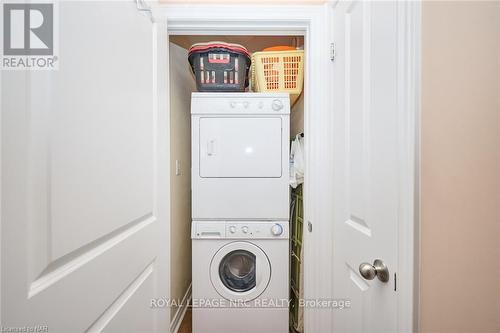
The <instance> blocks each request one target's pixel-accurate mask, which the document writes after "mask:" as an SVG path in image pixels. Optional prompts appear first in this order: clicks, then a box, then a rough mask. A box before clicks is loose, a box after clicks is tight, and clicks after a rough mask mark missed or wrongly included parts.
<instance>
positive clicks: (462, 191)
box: [421, 1, 500, 332]
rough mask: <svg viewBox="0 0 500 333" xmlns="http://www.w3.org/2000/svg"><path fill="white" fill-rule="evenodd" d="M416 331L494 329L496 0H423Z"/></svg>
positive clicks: (498, 110)
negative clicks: (418, 316) (418, 309)
mask: <svg viewBox="0 0 500 333" xmlns="http://www.w3.org/2000/svg"><path fill="white" fill-rule="evenodd" d="M422 47H423V72H422V80H423V85H422V98H423V99H422V225H421V254H422V257H421V264H422V265H421V331H422V332H500V253H499V244H500V213H499V212H500V191H499V189H500V176H499V174H500V2H498V1H495V2H494V1H491V2H424V3H423V36H422Z"/></svg>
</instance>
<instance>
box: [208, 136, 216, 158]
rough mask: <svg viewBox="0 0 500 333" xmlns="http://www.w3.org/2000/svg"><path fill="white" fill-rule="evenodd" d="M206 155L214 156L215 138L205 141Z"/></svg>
mask: <svg viewBox="0 0 500 333" xmlns="http://www.w3.org/2000/svg"><path fill="white" fill-rule="evenodd" d="M207 155H208V156H214V155H215V139H210V140H208V142H207Z"/></svg>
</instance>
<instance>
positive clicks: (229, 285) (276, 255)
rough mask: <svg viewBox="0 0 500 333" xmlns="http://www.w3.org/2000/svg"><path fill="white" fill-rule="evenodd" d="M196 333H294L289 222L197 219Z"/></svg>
mask: <svg viewBox="0 0 500 333" xmlns="http://www.w3.org/2000/svg"><path fill="white" fill-rule="evenodd" d="M191 238H192V251H193V262H192V265H193V270H192V272H193V285H192V286H193V289H192V297H193V298H192V306H193V333H224V332H228V333H229V332H232V333H237V332H238V333H247V332H248V333H250V332H251V333H254V332H273V333H286V332H288V311H289V310H288V299H289V298H288V293H289V283H288V281H289V275H288V272H289V257H288V249H289V230H288V222H287V221H247V222H242V221H238V222H235V221H229V222H228V221H193V223H192V227H191Z"/></svg>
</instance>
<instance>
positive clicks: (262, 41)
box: [170, 35, 304, 52]
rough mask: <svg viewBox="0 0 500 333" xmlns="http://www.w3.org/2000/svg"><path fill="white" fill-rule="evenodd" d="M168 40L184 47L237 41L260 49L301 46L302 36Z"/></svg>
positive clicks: (189, 37)
mask: <svg viewBox="0 0 500 333" xmlns="http://www.w3.org/2000/svg"><path fill="white" fill-rule="evenodd" d="M170 41H171V42H172V43H174V44H177V45H179V46H181V47H183V48H185V49H189V47H190V46H191V45H193V44H195V43H203V42H211V41H222V42H227V43H237V44H241V45H243V46H245V47H246V48H247V49H248V51H250V52H255V51H262V49H264V48H266V47H270V46H277V45H288V46H303V45H304V37H303V36H192V35H191V36H183V35H172V36H170Z"/></svg>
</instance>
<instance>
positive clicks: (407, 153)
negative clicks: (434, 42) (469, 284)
mask: <svg viewBox="0 0 500 333" xmlns="http://www.w3.org/2000/svg"><path fill="white" fill-rule="evenodd" d="M420 10H421V2H420V1H403V2H399V3H398V18H399V21H398V25H399V28H398V33H399V36H398V39H399V40H398V43H399V52H398V53H399V55H398V75H399V77H398V80H399V84H398V88H399V92H398V95H399V104H400V107H399V108H400V110H402V111H405V110H406V112H402V113H401V114H402V117H401V118H400V126H399V127H400V129H401V131H400V142H401V146H400V147H399V149H400V177H401V187H400V198H401V206H400V212H399V220H400V225H399V235H398V239H399V244H398V253H399V258H398V267H399V272H398V284H399V286H398V331H399V332H418V326H419V325H418V323H419V321H418V308H419V305H418V304H419V303H418V291H419V289H418V284H419V280H418V272H419V266H418V263H419V251H418V247H419V246H418V242H419V238H418V237H419V232H418V228H419V225H420V223H419V206H418V205H419V195H420V193H419V191H420V187H419V185H418V181H419V171H420V168H419V158H420V156H419V151H418V147H419V143H418V142H419V141H418V140H419V125H420V123H419V117H420V71H421V69H420V55H421V49H420V38H421V37H420V30H421V17H420V15H421V12H420Z"/></svg>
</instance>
